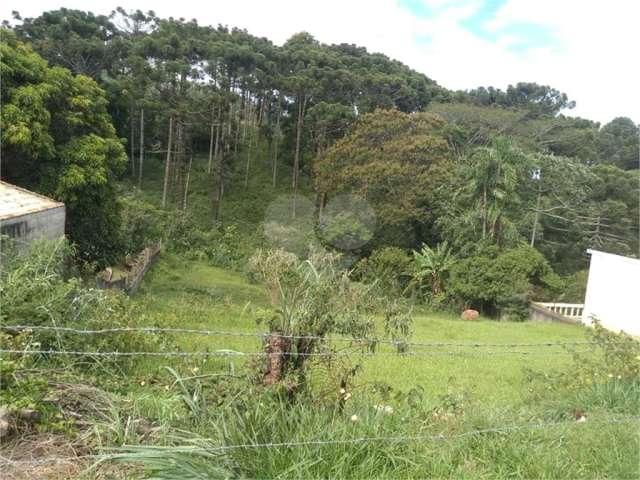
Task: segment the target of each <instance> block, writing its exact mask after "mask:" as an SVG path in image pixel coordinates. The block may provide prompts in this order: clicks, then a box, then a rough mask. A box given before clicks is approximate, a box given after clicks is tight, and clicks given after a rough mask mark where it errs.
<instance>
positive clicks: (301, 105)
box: [291, 93, 307, 217]
mask: <svg viewBox="0 0 640 480" xmlns="http://www.w3.org/2000/svg"><path fill="white" fill-rule="evenodd" d="M306 103H307V96H306V95H305V94H303V93H301V94H299V95H298V121H297V122H296V150H295V154H294V157H293V179H292V187H293V207H292V211H291V215H292V216H293V217H295V216H296V200H297V198H296V197H297V195H298V174H299V170H300V140H301V138H302V122H303V120H304V109H305V104H306Z"/></svg>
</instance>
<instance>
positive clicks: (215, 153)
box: [213, 106, 223, 161]
mask: <svg viewBox="0 0 640 480" xmlns="http://www.w3.org/2000/svg"><path fill="white" fill-rule="evenodd" d="M222 127H223V123H222V106H220V107H219V108H218V120H217V122H216V141H215V145H214V147H213V158H214V160H216V161H217V160H218V155H219V153H220V131H221V130H222Z"/></svg>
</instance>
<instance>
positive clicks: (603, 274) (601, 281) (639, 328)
mask: <svg viewBox="0 0 640 480" xmlns="http://www.w3.org/2000/svg"><path fill="white" fill-rule="evenodd" d="M588 253H589V254H591V264H590V266H589V277H588V281H587V292H586V295H585V300H584V309H583V311H582V322H583V323H585V324H586V325H590V324H591V322H592V319H593V318H597V319H598V320H599V321H600V322H601V323H602V326H604V327H606V328H607V329H609V330H613V331H616V332H619V331H624V332H626V333H629V334H631V335H634V336H640V308H639V307H640V260H638V259H635V258H629V257H623V256H620V255H613V254H611V253H605V252H600V251H598V250H588Z"/></svg>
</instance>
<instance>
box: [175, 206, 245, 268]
mask: <svg viewBox="0 0 640 480" xmlns="http://www.w3.org/2000/svg"><path fill="white" fill-rule="evenodd" d="M167 236H168V238H169V245H168V248H169V250H171V251H174V252H176V253H178V254H181V255H183V256H184V257H185V258H187V259H190V260H200V261H206V262H208V263H209V264H210V265H213V266H216V267H226V268H236V267H238V266H239V264H240V260H241V258H242V250H241V242H240V240H241V239H240V236H239V234H238V230H237V228H236V227H235V226H234V225H228V226H226V227H223V226H222V225H217V226H214V227H212V228H210V229H203V228H202V227H200V226H199V225H198V224H197V223H196V222H195V221H194V220H193V219H192V218H191V217H190V216H188V215H179V216H178V217H176V220H175V221H174V222H173V223H172V224H171V225H170V226H169V233H168V235H167Z"/></svg>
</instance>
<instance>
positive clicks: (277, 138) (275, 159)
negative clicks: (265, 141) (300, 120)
mask: <svg viewBox="0 0 640 480" xmlns="http://www.w3.org/2000/svg"><path fill="white" fill-rule="evenodd" d="M281 111H282V106H281V104H280V99H279V98H278V113H277V114H276V128H275V138H274V143H273V165H272V176H273V188H275V187H276V183H277V179H278V146H279V144H280V114H281Z"/></svg>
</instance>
